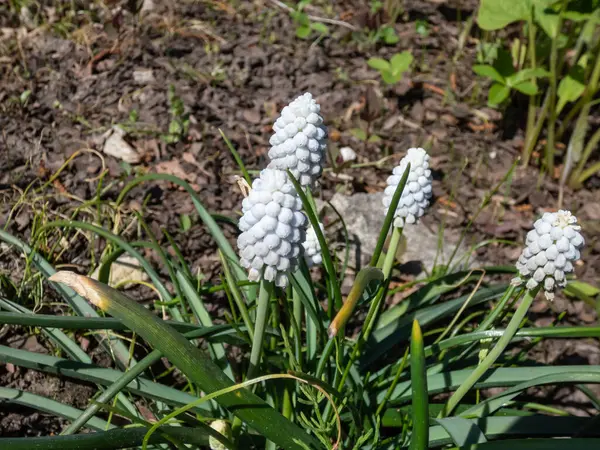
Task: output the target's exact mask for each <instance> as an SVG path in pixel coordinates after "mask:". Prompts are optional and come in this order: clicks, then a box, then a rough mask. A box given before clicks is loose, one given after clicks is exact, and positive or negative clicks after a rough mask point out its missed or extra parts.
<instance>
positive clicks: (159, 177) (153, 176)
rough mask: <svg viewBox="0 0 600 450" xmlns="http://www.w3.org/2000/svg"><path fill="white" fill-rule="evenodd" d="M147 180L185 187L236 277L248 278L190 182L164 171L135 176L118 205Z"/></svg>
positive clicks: (122, 194)
mask: <svg viewBox="0 0 600 450" xmlns="http://www.w3.org/2000/svg"><path fill="white" fill-rule="evenodd" d="M146 181H168V182H170V183H173V184H176V185H178V186H181V187H182V188H183V189H185V190H186V192H187V193H188V194H189V195H190V197H192V202H193V203H194V206H195V207H196V211H197V212H198V215H199V216H200V219H201V220H202V222H204V225H206V227H207V228H208V231H209V232H210V234H211V235H212V237H213V238H214V239H215V242H216V243H217V245H218V246H219V248H220V249H221V251H222V252H223V254H224V255H225V256H226V257H227V259H229V261H232V262H233V263H234V264H233V270H234V273H235V276H236V278H237V279H238V280H246V279H247V276H246V271H244V270H243V269H242V268H241V267H240V265H239V261H238V257H237V255H236V253H235V252H234V251H233V248H232V247H231V245H230V244H229V241H228V240H227V238H226V237H225V235H224V234H223V231H221V229H220V228H219V225H217V223H216V222H215V220H214V219H213V217H212V216H211V215H210V213H209V212H208V211H207V210H206V208H205V207H204V205H203V204H202V201H201V200H200V197H199V196H198V194H197V193H196V192H195V191H194V189H193V188H192V187H191V186H190V184H189V183H187V182H186V181H184V180H182V179H181V178H178V177H176V176H174V175H169V174H164V173H162V174H158V173H150V174H147V175H143V176H141V177H138V178H135V179H134V180H133V181H131V182H130V183H129V184H127V185H126V186H125V187H124V188H123V190H122V191H121V193H120V194H119V197H118V198H117V200H116V204H117V206H119V205H120V204H121V203H123V200H124V199H125V196H126V195H127V194H128V193H129V191H131V190H132V189H133V188H134V187H135V186H137V185H138V184H140V183H144V182H146Z"/></svg>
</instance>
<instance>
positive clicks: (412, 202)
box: [383, 148, 432, 228]
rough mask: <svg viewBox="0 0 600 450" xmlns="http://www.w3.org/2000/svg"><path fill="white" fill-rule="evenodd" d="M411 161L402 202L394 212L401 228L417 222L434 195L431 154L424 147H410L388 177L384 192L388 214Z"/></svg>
mask: <svg viewBox="0 0 600 450" xmlns="http://www.w3.org/2000/svg"><path fill="white" fill-rule="evenodd" d="M408 163H410V172H409V174H408V180H407V181H406V186H405V187H404V191H403V192H402V196H401V197H400V202H399V203H398V207H397V208H396V214H394V226H395V227H397V228H399V227H403V226H404V225H405V224H407V223H417V220H418V219H419V217H421V216H422V215H423V214H425V209H426V208H427V207H428V206H429V201H430V199H431V196H432V189H431V181H432V178H431V170H430V169H429V155H428V154H427V152H426V151H425V150H424V149H422V148H409V149H408V152H407V153H406V156H405V157H404V158H402V160H401V161H400V164H399V165H397V166H396V167H394V170H393V172H392V173H393V175H391V176H390V177H388V179H387V184H388V185H387V187H386V188H385V191H384V192H383V206H385V214H387V212H388V209H389V206H390V203H391V202H392V197H393V196H394V192H395V191H396V188H397V187H398V183H400V180H401V179H402V175H403V174H404V172H405V171H406V167H407V166H408Z"/></svg>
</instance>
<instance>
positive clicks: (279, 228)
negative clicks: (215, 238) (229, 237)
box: [237, 168, 308, 287]
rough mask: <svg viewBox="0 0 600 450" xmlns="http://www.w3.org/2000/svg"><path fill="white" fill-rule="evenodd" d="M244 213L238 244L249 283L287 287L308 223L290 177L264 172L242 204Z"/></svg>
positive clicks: (271, 171)
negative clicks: (272, 283)
mask: <svg viewBox="0 0 600 450" xmlns="http://www.w3.org/2000/svg"><path fill="white" fill-rule="evenodd" d="M242 213H243V215H242V218H241V219H240V221H239V223H238V227H239V229H240V231H242V233H241V234H240V235H239V237H238V240H237V244H238V248H239V251H240V256H241V258H240V262H241V264H242V266H243V267H245V268H247V269H249V270H248V279H249V280H250V281H260V280H261V279H263V278H264V279H265V280H267V281H274V282H275V284H276V285H277V286H281V287H285V286H287V282H288V278H287V275H286V273H287V272H289V271H294V270H296V269H297V267H298V261H299V258H300V257H301V256H302V250H303V247H302V242H304V240H305V237H306V225H307V222H308V221H307V219H306V216H305V215H304V213H303V212H302V202H301V201H300V197H298V194H297V193H296V190H295V189H294V185H293V184H292V183H291V181H290V180H289V178H288V175H287V173H286V172H284V171H282V170H275V169H269V168H267V169H264V170H262V171H261V172H260V177H259V178H257V179H255V180H254V182H253V183H252V189H251V190H250V192H249V194H248V197H246V198H245V199H244V200H243V201H242Z"/></svg>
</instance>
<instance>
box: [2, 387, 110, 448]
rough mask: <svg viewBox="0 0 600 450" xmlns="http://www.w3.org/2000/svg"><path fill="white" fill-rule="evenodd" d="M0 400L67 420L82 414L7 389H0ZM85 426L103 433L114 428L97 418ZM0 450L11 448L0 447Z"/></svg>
mask: <svg viewBox="0 0 600 450" xmlns="http://www.w3.org/2000/svg"><path fill="white" fill-rule="evenodd" d="M0 398H2V399H4V400H5V401H8V402H10V403H16V404H17V405H22V406H27V407H29V408H33V409H35V410H37V411H42V412H46V413H49V414H53V415H56V416H60V417H64V418H65V419H68V420H75V419H76V418H77V417H78V416H80V415H81V414H82V413H83V411H81V410H80V409H77V408H74V407H72V406H69V405H65V404H63V403H60V402H57V401H56V400H52V399H49V398H46V397H42V396H41V395H36V394H31V393H29V392H25V391H20V390H17V389H11V388H7V387H0ZM87 426H88V427H89V428H92V429H94V430H98V431H104V430H106V429H107V428H112V427H114V425H111V424H109V423H108V422H106V421H104V420H102V419H99V418H97V417H92V418H90V420H89V421H88V424H87ZM0 448H12V447H3V446H0Z"/></svg>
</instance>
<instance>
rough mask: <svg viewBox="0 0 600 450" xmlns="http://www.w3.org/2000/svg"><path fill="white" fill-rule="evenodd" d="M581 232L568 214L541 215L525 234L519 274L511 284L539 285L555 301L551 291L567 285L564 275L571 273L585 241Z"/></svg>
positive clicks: (530, 286) (547, 296)
mask: <svg viewBox="0 0 600 450" xmlns="http://www.w3.org/2000/svg"><path fill="white" fill-rule="evenodd" d="M580 230H581V227H580V226H579V225H577V218H576V217H575V216H574V215H573V214H571V212H570V211H565V210H561V211H558V212H555V213H544V215H543V216H542V218H541V219H538V220H537V221H536V222H535V223H534V229H533V230H531V231H530V232H529V233H527V239H526V242H525V243H526V245H527V246H526V247H525V249H524V250H523V252H522V253H521V256H520V257H519V260H518V261H517V264H516V266H517V270H518V271H519V275H518V276H517V277H516V278H513V280H512V284H514V285H516V286H518V285H520V284H522V283H523V282H525V281H527V284H526V285H525V286H526V287H527V289H534V288H535V287H537V286H538V285H540V284H541V285H542V286H543V289H544V293H545V294H546V298H547V299H548V300H552V299H554V289H555V288H556V287H557V286H558V287H565V286H566V285H567V279H566V274H568V273H571V272H573V263H574V262H575V261H577V260H578V259H579V258H580V257H581V254H580V251H581V249H582V248H583V245H584V244H585V241H584V239H583V236H582V235H581V234H580V233H579V231H580Z"/></svg>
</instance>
